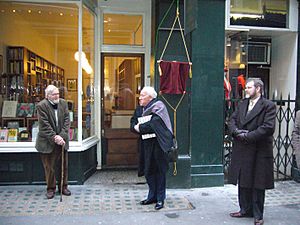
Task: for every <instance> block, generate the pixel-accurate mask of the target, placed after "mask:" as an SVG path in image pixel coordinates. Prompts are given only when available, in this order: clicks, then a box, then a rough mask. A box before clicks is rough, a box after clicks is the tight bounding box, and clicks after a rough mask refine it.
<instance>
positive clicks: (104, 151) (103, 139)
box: [100, 52, 145, 168]
mask: <svg viewBox="0 0 300 225" xmlns="http://www.w3.org/2000/svg"><path fill="white" fill-rule="evenodd" d="M105 57H140V58H141V87H144V85H145V54H144V53H114V52H113V53H112V52H108V53H107V52H102V53H101V57H100V58H101V71H100V74H101V79H100V80H101V82H100V85H101V86H100V90H101V91H100V96H101V97H100V99H101V104H100V110H101V128H100V129H101V155H102V160H101V167H102V168H103V167H106V165H107V162H106V155H107V152H108V146H107V140H106V137H105V127H104V126H105V125H104V116H105V113H104V109H105V101H104V69H105V68H104V67H105V63H104V58H105ZM115 129H116V130H118V131H120V132H121V133H124V132H126V131H128V129H126V128H115ZM123 168H124V167H123Z"/></svg>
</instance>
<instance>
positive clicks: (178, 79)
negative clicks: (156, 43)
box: [158, 61, 190, 94]
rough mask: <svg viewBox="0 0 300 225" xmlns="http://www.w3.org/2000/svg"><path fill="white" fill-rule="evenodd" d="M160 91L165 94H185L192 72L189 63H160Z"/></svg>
mask: <svg viewBox="0 0 300 225" xmlns="http://www.w3.org/2000/svg"><path fill="white" fill-rule="evenodd" d="M158 65H159V68H160V91H161V93H164V94H183V93H184V92H185V89H186V80H187V77H188V75H189V72H190V64H189V62H170V61H160V62H159V63H158Z"/></svg>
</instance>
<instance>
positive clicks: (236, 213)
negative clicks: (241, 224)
mask: <svg viewBox="0 0 300 225" xmlns="http://www.w3.org/2000/svg"><path fill="white" fill-rule="evenodd" d="M229 215H230V216H231V217H234V218H242V217H253V214H242V213H241V212H233V213H230V214H229Z"/></svg>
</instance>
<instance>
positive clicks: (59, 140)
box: [54, 135, 66, 145]
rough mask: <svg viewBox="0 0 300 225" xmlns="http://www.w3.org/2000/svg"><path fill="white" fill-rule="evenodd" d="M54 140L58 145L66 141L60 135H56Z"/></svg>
mask: <svg viewBox="0 0 300 225" xmlns="http://www.w3.org/2000/svg"><path fill="white" fill-rule="evenodd" d="M54 142H55V143H56V144H58V145H64V144H65V143H66V142H65V141H64V139H63V138H62V137H61V136H60V135H55V137H54Z"/></svg>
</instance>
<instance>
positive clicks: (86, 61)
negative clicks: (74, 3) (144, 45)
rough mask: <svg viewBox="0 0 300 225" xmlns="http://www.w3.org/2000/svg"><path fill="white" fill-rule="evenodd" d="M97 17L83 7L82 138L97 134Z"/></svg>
mask: <svg viewBox="0 0 300 225" xmlns="http://www.w3.org/2000/svg"><path fill="white" fill-rule="evenodd" d="M94 21H95V18H94V16H93V14H92V13H91V12H90V11H89V10H88V9H87V8H85V7H84V8H83V16H82V50H83V52H84V56H85V57H82V67H83V70H82V88H83V93H84V94H83V101H82V138H83V139H85V138H88V137H90V136H93V135H95V107H94V79H95V75H94V71H95V67H94V64H95V36H94V35H95V22H94Z"/></svg>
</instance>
